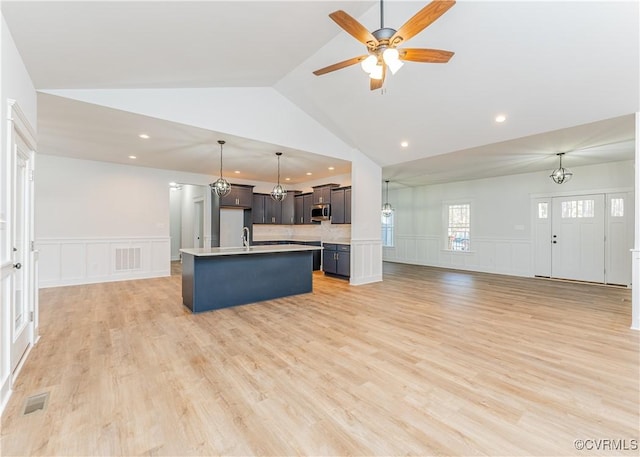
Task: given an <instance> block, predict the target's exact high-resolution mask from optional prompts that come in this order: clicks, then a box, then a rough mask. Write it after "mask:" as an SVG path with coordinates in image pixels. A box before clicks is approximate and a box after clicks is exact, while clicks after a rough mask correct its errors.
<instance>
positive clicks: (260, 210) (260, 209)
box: [251, 194, 271, 224]
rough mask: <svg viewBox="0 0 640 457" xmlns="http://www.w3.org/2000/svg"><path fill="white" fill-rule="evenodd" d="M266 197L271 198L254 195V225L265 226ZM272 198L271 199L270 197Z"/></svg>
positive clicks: (252, 210)
mask: <svg viewBox="0 0 640 457" xmlns="http://www.w3.org/2000/svg"><path fill="white" fill-rule="evenodd" d="M265 197H269V196H268V195H265V194H253V203H252V205H251V213H252V214H251V215H252V219H253V223H254V224H264V223H265V217H266V214H265V211H264V199H265ZM269 198H271V197H269Z"/></svg>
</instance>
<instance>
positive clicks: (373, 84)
mask: <svg viewBox="0 0 640 457" xmlns="http://www.w3.org/2000/svg"><path fill="white" fill-rule="evenodd" d="M385 76H387V66H386V65H383V66H382V78H381V79H372V78H369V88H370V89H371V90H376V89H382V85H383V84H384V78H385Z"/></svg>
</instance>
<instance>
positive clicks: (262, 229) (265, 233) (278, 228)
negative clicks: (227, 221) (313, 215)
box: [253, 221, 351, 241]
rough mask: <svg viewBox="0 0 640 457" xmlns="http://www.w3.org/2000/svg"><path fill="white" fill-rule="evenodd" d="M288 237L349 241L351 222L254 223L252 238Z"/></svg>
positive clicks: (271, 238) (272, 238) (274, 238)
mask: <svg viewBox="0 0 640 457" xmlns="http://www.w3.org/2000/svg"><path fill="white" fill-rule="evenodd" d="M288 238H304V239H309V240H320V241H349V240H350V239H351V224H332V223H331V222H330V221H322V222H321V223H320V224H313V225H270V224H254V226H253V239H254V240H281V239H288Z"/></svg>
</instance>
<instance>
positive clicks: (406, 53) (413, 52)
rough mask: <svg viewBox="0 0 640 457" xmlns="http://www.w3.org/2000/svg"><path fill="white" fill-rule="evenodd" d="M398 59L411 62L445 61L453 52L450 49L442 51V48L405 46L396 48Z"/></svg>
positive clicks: (447, 60)
mask: <svg viewBox="0 0 640 457" xmlns="http://www.w3.org/2000/svg"><path fill="white" fill-rule="evenodd" d="M398 51H400V55H399V56H398V57H399V58H400V60H408V61H411V62H426V63H447V62H449V59H451V57H453V55H454V54H455V53H454V52H451V51H443V50H442V49H420V48H405V49H398Z"/></svg>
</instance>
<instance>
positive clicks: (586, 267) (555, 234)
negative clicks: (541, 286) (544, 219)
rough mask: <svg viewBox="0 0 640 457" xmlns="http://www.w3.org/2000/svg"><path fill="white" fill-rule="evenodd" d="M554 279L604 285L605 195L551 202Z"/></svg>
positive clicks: (574, 197)
mask: <svg viewBox="0 0 640 457" xmlns="http://www.w3.org/2000/svg"><path fill="white" fill-rule="evenodd" d="M552 207H553V214H552V218H551V221H552V222H551V224H552V230H551V232H552V233H551V237H552V238H551V250H552V251H551V276H552V277H554V278H562V279H574V280H579V281H593V282H601V283H603V282H604V195H603V194H596V195H581V196H573V197H557V198H553V201H552Z"/></svg>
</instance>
